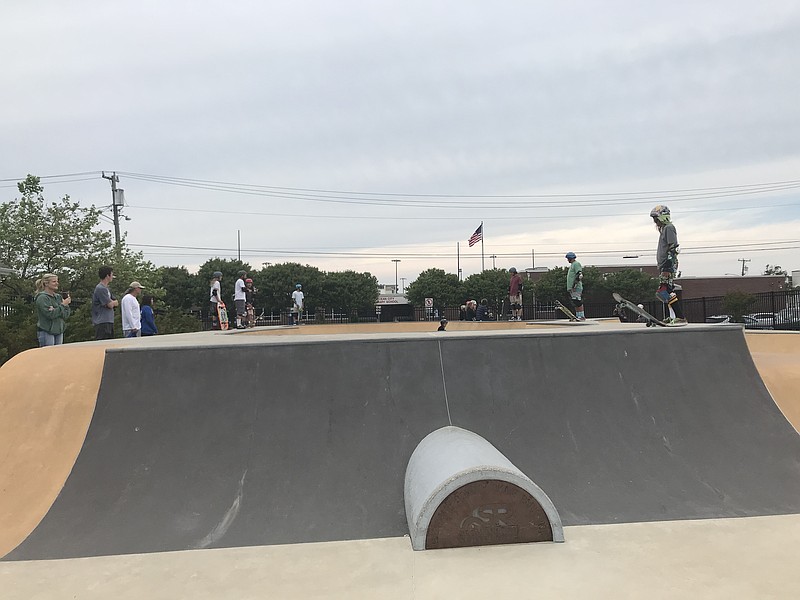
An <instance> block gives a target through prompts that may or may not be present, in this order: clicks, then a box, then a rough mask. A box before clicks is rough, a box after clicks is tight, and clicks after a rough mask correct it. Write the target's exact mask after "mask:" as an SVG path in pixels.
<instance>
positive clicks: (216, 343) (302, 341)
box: [90, 324, 744, 353]
mask: <svg viewBox="0 0 800 600" xmlns="http://www.w3.org/2000/svg"><path fill="white" fill-rule="evenodd" d="M731 330H739V331H741V332H742V335H744V327H743V326H741V325H738V324H732V325H727V324H725V325H705V324H697V325H694V324H692V325H689V326H688V327H682V328H678V329H674V328H672V329H671V328H667V327H659V328H653V327H637V328H630V329H627V328H626V329H617V328H614V329H611V328H609V329H595V328H583V327H580V328H572V327H569V328H554V329H552V330H534V329H519V330H493V331H452V332H450V331H448V332H445V335H442V332H436V331H430V332H427V331H423V332H398V333H355V334H354V333H336V334H320V335H298V336H274V337H272V336H251V337H250V338H247V339H245V336H224V337H226V338H230V339H228V340H227V341H222V340H208V341H204V342H200V341H199V340H198V342H197V343H191V342H189V341H188V340H186V338H183V339H180V340H174V342H172V341H168V340H164V339H163V338H162V340H160V341H159V342H158V343H153V342H149V341H148V342H149V343H144V344H142V343H135V344H131V345H116V344H115V345H114V346H108V347H106V352H109V353H116V352H143V351H153V350H186V349H193V350H197V349H206V348H209V349H212V348H213V349H217V348H229V347H242V346H252V347H260V346H287V347H288V346H308V345H314V344H326V343H331V342H343V341H346V342H358V343H383V342H389V341H391V342H416V341H421V340H437V341H447V340H464V339H500V338H509V337H540V338H542V337H543V338H555V337H585V336H588V335H591V336H620V335H686V334H687V332H721V331H731ZM198 333H206V332H198ZM177 335H183V334H177ZM188 335H195V334H188ZM136 341H137V342H138V341H139V340H136ZM90 343H91V342H90Z"/></svg>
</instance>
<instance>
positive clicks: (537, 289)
mask: <svg viewBox="0 0 800 600" xmlns="http://www.w3.org/2000/svg"><path fill="white" fill-rule="evenodd" d="M533 289H534V293H535V294H536V300H537V301H538V302H553V301H554V300H560V301H562V302H563V301H564V297H565V296H566V295H567V268H566V267H555V268H553V269H550V270H549V271H547V273H544V274H542V276H541V277H540V278H539V280H538V281H537V282H536V283H535V284H534V286H533Z"/></svg>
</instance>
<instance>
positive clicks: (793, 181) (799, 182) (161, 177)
mask: <svg viewBox="0 0 800 600" xmlns="http://www.w3.org/2000/svg"><path fill="white" fill-rule="evenodd" d="M118 173H119V174H120V175H125V176H128V177H140V178H149V179H152V180H164V181H165V182H166V181H175V182H177V181H180V182H190V183H202V184H213V185H221V186H239V187H244V188H253V189H269V190H283V191H292V192H319V193H325V194H343V195H353V196H354V195H368V196H400V197H407V198H456V199H462V198H566V197H596V196H624V195H641V194H676V193H683V192H706V191H714V190H736V189H744V188H753V187H764V186H780V185H800V180H799V179H790V180H785V181H771V182H762V183H748V184H743V185H729V186H718V187H702V188H683V189H673V190H648V191H636V192H603V193H600V192H592V193H583V194H564V193H561V194H520V195H502V194H492V195H476V194H407V193H397V192H356V191H345V190H326V189H314V188H296V187H281V186H269V185H257V184H247V183H234V182H227V181H214V180H207V179H189V178H183V177H171V176H165V175H150V174H147V173H130V172H125V171H118Z"/></svg>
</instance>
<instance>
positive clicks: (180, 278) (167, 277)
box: [156, 266, 209, 310]
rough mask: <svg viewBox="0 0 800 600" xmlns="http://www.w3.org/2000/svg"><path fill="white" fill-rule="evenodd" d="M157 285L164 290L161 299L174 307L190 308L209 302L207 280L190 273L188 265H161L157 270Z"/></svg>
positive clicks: (202, 306)
mask: <svg viewBox="0 0 800 600" xmlns="http://www.w3.org/2000/svg"><path fill="white" fill-rule="evenodd" d="M156 285H157V286H158V287H159V288H160V289H161V290H163V294H160V295H159V300H161V301H162V302H163V303H164V304H166V305H167V306H170V307H172V308H179V309H181V310H190V309H192V308H205V306H206V304H208V294H209V286H208V285H207V282H205V281H203V280H202V279H201V278H200V276H198V275H193V274H192V273H189V270H188V269H187V268H186V267H182V266H181V267H160V268H159V269H157V271H156Z"/></svg>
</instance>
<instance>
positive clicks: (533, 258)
mask: <svg viewBox="0 0 800 600" xmlns="http://www.w3.org/2000/svg"><path fill="white" fill-rule="evenodd" d="M533 250H534V249H533V248H531V269H535V268H536V254H534V252H533Z"/></svg>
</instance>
